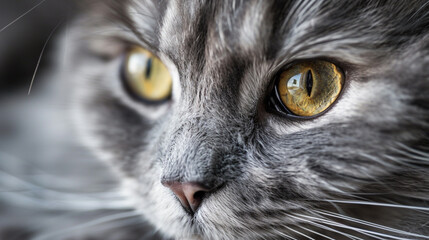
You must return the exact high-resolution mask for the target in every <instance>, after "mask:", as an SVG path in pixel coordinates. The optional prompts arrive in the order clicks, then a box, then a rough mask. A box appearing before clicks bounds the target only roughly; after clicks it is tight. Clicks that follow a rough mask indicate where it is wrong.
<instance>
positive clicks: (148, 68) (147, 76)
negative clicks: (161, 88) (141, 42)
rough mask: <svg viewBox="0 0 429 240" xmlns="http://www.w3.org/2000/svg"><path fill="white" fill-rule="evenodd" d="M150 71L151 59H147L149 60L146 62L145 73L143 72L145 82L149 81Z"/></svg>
mask: <svg viewBox="0 0 429 240" xmlns="http://www.w3.org/2000/svg"><path fill="white" fill-rule="evenodd" d="M151 70H152V58H149V60H147V62H146V72H145V79H146V81H149V78H150V73H151Z"/></svg>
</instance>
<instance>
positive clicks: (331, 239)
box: [298, 226, 335, 240]
mask: <svg viewBox="0 0 429 240" xmlns="http://www.w3.org/2000/svg"><path fill="white" fill-rule="evenodd" d="M298 227H299V228H302V229H304V230H305V231H308V232H311V233H313V234H316V235H319V236H321V237H324V238H326V239H330V240H335V239H333V238H331V237H328V236H326V235H324V234H321V233H319V232H316V231H313V230H311V229H309V228H306V227H303V226H298Z"/></svg>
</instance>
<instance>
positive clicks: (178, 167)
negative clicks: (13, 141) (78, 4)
mask: <svg viewBox="0 0 429 240" xmlns="http://www.w3.org/2000/svg"><path fill="white" fill-rule="evenodd" d="M86 4H87V5H86V6H85V8H86V9H87V11H86V12H85V14H82V15H81V16H80V17H79V18H78V19H76V20H75V21H74V22H73V24H72V25H70V26H69V29H68V30H67V34H66V33H64V37H63V38H62V41H61V45H60V49H66V54H65V56H66V57H64V56H59V57H58V58H59V59H64V58H65V62H63V63H61V64H59V65H61V66H58V67H57V70H56V71H55V74H56V75H54V76H51V78H52V79H53V80H54V81H53V82H52V83H50V84H48V85H50V88H51V90H52V89H53V92H55V94H54V95H49V96H55V98H54V99H52V97H51V98H48V100H47V101H48V102H49V101H58V102H61V103H64V105H62V106H66V107H62V109H66V114H69V115H65V117H64V116H62V117H64V118H65V119H64V122H62V127H63V128H67V129H69V126H72V125H73V127H74V128H73V129H77V132H76V134H77V135H79V138H75V137H74V136H75V135H73V134H75V132H74V131H73V130H71V132H72V133H71V135H70V136H73V137H72V138H73V139H72V140H73V141H74V140H77V141H76V142H78V143H79V144H80V145H83V146H86V147H88V148H89V149H90V150H91V152H93V153H95V155H96V156H97V158H98V159H101V160H103V161H104V162H105V163H107V164H108V165H110V166H111V168H112V169H113V170H114V171H115V174H116V175H117V176H119V177H118V179H119V181H120V182H121V188H120V189H121V191H123V192H125V195H126V196H127V197H126V198H125V199H126V200H128V201H129V202H130V204H129V205H127V206H128V207H129V208H135V209H136V213H132V214H130V215H129V216H136V215H137V216H138V217H140V216H141V217H143V218H144V219H145V220H146V221H147V222H148V223H145V224H146V225H145V228H144V232H145V233H142V231H141V229H140V231H134V230H130V229H129V228H125V227H124V228H123V231H124V233H123V234H125V235H117V236H116V237H113V235H109V234H107V235H106V233H102V232H101V231H100V232H97V234H98V235H97V234H92V235H91V237H93V238H96V239H106V238H107V237H111V238H112V239H140V238H158V237H161V238H175V239H429V215H428V214H429V204H428V201H429V136H428V132H429V122H428V120H429V107H428V106H429V94H428V93H429V68H428V65H429V54H428V53H429V2H428V1H426V0H425V1H143V0H133V1H89V2H87V3H86ZM59 52H61V51H60V50H59ZM62 137H64V136H62ZM57 138H59V137H57ZM72 140H71V141H72ZM67 144H69V143H67ZM74 144H75V143H74ZM58 145H60V147H61V144H58ZM62 148H65V147H64V146H62ZM68 151H70V150H68ZM82 151H84V150H82ZM67 157H68V158H69V160H67V161H74V160H73V159H74V158H76V157H79V156H76V152H75V154H74V155H73V154H71V155H67ZM86 158H88V159H90V158H92V157H91V156H88V157H85V159H86ZM62 161H64V162H65V160H62ZM84 166H85V165H80V168H79V166H78V169H84V168H85V167H84ZM96 169H97V168H94V170H91V171H90V172H86V173H85V174H84V175H85V176H88V174H89V175H91V174H94V175H97V174H98V173H97V170H96ZM100 202H102V201H100ZM124 206H125V205H124ZM95 208H97V207H95ZM105 208H109V207H108V206H107V207H105ZM119 208H120V207H119ZM106 211H107V210H106ZM110 211H112V210H110ZM121 214H125V215H119V216H124V217H127V216H128V215H126V214H127V212H126V213H121ZM136 221H137V220H134V224H135V229H139V228H140V226H142V225H139V224H143V223H141V222H139V221H137V223H136ZM30 225H31V224H30ZM148 226H150V228H153V230H148V229H147V228H148ZM63 227H64V228H65V226H63ZM117 229H118V230H115V231H118V232H119V231H120V229H121V228H117ZM39 230H40V229H39ZM51 230H52V229H51ZM75 230H76V229H75ZM75 230H72V231H75ZM151 231H156V235H150V236H149V235H147V232H151ZM30 232H31V233H32V234H30V235H32V236H37V234H40V233H38V230H37V229H34V228H33V229H32V230H31V231H30ZM36 233H37V234H36ZM67 234H70V231H69V232H67ZM67 234H66V233H65V232H61V231H60V232H57V233H55V234H53V235H49V234H45V235H43V234H42V235H39V238H37V239H63V238H64V239H69V238H71V237H70V236H69V235H67ZM80 234H81V235H76V234H74V238H76V239H85V237H84V235H85V234H83V233H80ZM154 234H155V233H154Z"/></svg>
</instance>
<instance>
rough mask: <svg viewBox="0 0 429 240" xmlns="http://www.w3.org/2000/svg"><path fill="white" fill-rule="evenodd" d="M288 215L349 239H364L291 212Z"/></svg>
mask: <svg viewBox="0 0 429 240" xmlns="http://www.w3.org/2000/svg"><path fill="white" fill-rule="evenodd" d="M289 216H290V217H292V218H295V219H297V220H299V221H301V222H305V223H307V224H310V225H312V226H315V227H318V228H321V229H324V230H327V231H329V232H334V233H337V234H339V235H342V236H345V237H347V238H349V239H358V240H364V239H362V238H359V237H356V236H354V235H351V234H348V233H344V232H341V231H338V230H336V229H333V228H331V227H328V226H325V225H322V224H319V223H315V222H314V221H311V220H308V219H304V218H300V217H298V216H295V215H292V214H290V215H289Z"/></svg>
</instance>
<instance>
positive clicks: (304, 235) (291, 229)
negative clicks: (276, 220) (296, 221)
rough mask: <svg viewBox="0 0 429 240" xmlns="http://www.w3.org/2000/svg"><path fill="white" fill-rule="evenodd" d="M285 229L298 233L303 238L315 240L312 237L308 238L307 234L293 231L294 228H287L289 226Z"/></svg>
mask: <svg viewBox="0 0 429 240" xmlns="http://www.w3.org/2000/svg"><path fill="white" fill-rule="evenodd" d="M285 228H287V229H288V230H289V231H291V232H294V233H296V234H298V235H301V236H303V237H305V238H307V239H311V240H315V239H314V238H312V237H310V236H308V235H306V234H304V233H302V232H300V231H298V230H296V229H293V228H290V227H287V226H285Z"/></svg>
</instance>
